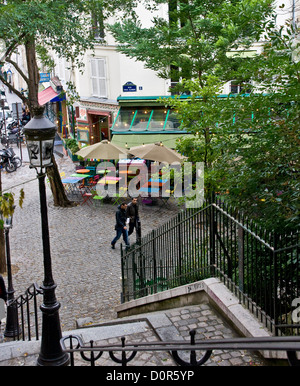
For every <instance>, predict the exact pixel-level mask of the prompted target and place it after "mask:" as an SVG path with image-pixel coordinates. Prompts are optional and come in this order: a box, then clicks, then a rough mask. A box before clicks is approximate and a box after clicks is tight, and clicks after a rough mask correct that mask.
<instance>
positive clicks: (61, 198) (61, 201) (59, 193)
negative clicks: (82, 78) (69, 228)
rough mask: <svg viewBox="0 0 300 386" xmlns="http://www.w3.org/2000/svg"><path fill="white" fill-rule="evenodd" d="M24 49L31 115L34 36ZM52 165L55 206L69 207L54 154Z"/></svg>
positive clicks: (35, 88) (37, 77)
mask: <svg viewBox="0 0 300 386" xmlns="http://www.w3.org/2000/svg"><path fill="white" fill-rule="evenodd" d="M25 49H26V61H27V68H28V107H29V110H30V112H31V115H32V116H33V111H34V108H35V107H38V106H39V101H38V89H39V81H40V75H39V69H38V66H37V60H36V48H35V40H34V37H29V38H28V40H27V41H26V42H25ZM52 161H53V166H51V167H49V168H47V170H46V172H47V176H48V178H49V181H50V186H51V191H52V195H53V199H54V205H55V206H61V207H69V206H73V205H74V203H72V202H71V201H70V200H69V199H68V198H67V195H66V192H65V188H64V186H63V184H62V182H61V178H60V174H59V171H58V168H57V164H56V162H55V158H54V156H52Z"/></svg>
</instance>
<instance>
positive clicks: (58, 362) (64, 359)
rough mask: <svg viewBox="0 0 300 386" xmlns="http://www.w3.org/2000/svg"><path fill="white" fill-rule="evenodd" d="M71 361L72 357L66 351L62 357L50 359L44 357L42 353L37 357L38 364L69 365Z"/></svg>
mask: <svg viewBox="0 0 300 386" xmlns="http://www.w3.org/2000/svg"><path fill="white" fill-rule="evenodd" d="M69 363H70V358H69V355H68V354H66V353H63V354H62V355H61V357H59V358H55V359H52V360H51V359H48V358H43V357H42V356H41V355H40V356H39V357H38V359H37V363H36V364H37V366H45V367H46V366H48V367H50V366H57V367H59V366H68V364H69Z"/></svg>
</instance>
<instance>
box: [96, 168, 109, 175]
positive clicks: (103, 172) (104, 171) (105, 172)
mask: <svg viewBox="0 0 300 386" xmlns="http://www.w3.org/2000/svg"><path fill="white" fill-rule="evenodd" d="M110 172H111V170H109V169H101V170H97V172H96V173H97V174H108V173H110Z"/></svg>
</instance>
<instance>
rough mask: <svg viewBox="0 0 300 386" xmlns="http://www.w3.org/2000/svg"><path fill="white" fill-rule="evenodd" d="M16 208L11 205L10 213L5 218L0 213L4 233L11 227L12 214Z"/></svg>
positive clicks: (0, 212)
mask: <svg viewBox="0 0 300 386" xmlns="http://www.w3.org/2000/svg"><path fill="white" fill-rule="evenodd" d="M15 208H16V206H15V205H13V207H12V213H9V214H8V215H7V216H4V215H3V212H2V211H0V219H1V220H2V221H3V229H4V230H5V231H7V230H10V229H11V228H12V227H13V213H14V210H15Z"/></svg>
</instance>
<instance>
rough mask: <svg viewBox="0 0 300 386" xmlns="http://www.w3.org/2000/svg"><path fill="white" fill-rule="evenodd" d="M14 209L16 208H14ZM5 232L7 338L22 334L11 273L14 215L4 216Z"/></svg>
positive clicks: (5, 332) (5, 334) (5, 333)
mask: <svg viewBox="0 0 300 386" xmlns="http://www.w3.org/2000/svg"><path fill="white" fill-rule="evenodd" d="M13 209H14V208H13ZM3 223H4V233H5V250H6V265H7V313H6V327H5V331H4V336H6V337H7V338H14V337H16V336H18V335H19V334H20V330H19V324H18V310H17V304H16V302H14V300H15V298H14V293H15V290H14V287H13V282H12V274H11V260H10V244H9V231H10V229H11V228H12V224H13V215H12V214H11V215H9V216H8V217H5V218H3Z"/></svg>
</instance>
